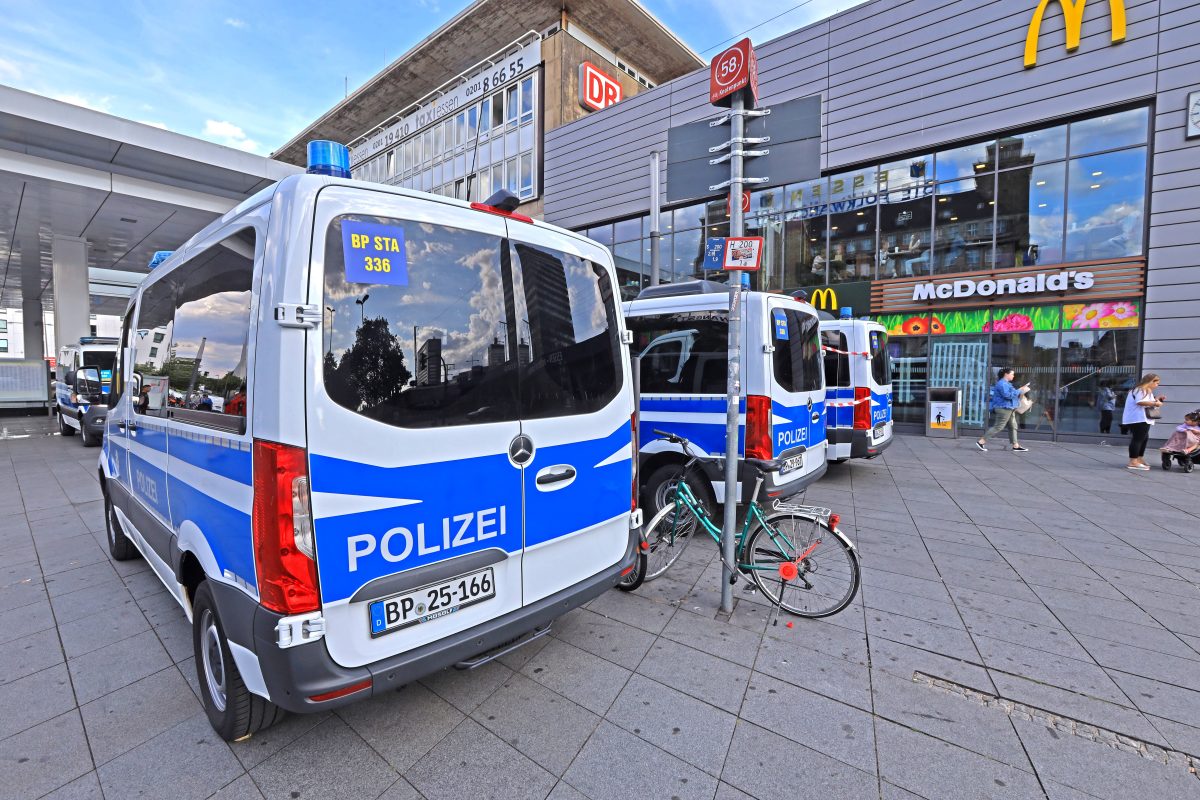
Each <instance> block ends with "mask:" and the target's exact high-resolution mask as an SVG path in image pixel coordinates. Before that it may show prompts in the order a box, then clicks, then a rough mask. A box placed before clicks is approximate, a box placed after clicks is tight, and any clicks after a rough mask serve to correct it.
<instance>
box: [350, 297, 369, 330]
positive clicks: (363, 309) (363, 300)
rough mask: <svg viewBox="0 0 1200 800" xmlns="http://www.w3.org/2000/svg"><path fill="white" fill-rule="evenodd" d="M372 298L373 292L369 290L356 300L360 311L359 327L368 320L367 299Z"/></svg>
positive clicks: (355, 302)
mask: <svg viewBox="0 0 1200 800" xmlns="http://www.w3.org/2000/svg"><path fill="white" fill-rule="evenodd" d="M370 298H371V293H370V292H367V293H366V294H364V295H363V296H362V297H360V298H358V299H357V300H355V301H354V304H355V305H356V306H358V311H359V314H358V327H360V328H361V327H362V326H363V324H364V323H365V322H366V320H367V300H369V299H370Z"/></svg>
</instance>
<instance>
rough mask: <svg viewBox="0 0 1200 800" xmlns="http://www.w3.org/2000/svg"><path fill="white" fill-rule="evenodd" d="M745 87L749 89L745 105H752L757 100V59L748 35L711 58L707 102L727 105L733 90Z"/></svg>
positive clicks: (738, 90)
mask: <svg viewBox="0 0 1200 800" xmlns="http://www.w3.org/2000/svg"><path fill="white" fill-rule="evenodd" d="M746 88H749V90H750V97H749V98H747V99H748V100H749V102H748V103H747V104H746V105H747V106H749V107H753V106H754V104H755V103H756V102H757V101H758V60H757V59H756V58H755V55H754V46H753V45H752V44H750V39H749V38H748V37H747V38H745V39H742V40H741V41H740V42H738V43H737V44H735V45H733V46H732V47H730V48H729V49H728V50H726V51H725V52H723V53H721V54H720V55H719V56H717V57H716V58H714V59H713V60H712V65H711V66H710V67H709V76H708V102H710V103H712V104H713V105H725V106H727V105H729V102H730V101H729V97H730V96H731V95H733V93H734V92H740V91H741V90H742V89H746Z"/></svg>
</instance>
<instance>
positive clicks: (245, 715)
mask: <svg viewBox="0 0 1200 800" xmlns="http://www.w3.org/2000/svg"><path fill="white" fill-rule="evenodd" d="M192 645H193V649H194V650H195V653H196V676H197V677H198V678H199V679H200V699H201V700H202V702H203V704H204V711H205V713H206V714H208V722H209V724H211V725H212V727H213V730H215V731H216V732H217V734H218V735H219V736H220V737H221V738H222V739H224V740H225V741H227V742H236V741H239V740H241V739H246V738H248V737H249V736H250V735H251V734H254V733H257V732H258V731H260V730H263V729H265V728H269V727H271V726H272V725H274V724H275V723H276V722H279V721H280V720H281V719H283V717H284V714H285V712H284V710H283V709H282V708H280V707H279V706H277V705H275V704H274V703H272V702H271V701H269V700H265V699H263V698H261V697H259V696H258V695H256V694H254V693H252V692H251V691H250V690H249V689H247V688H246V684H245V682H244V681H243V680H242V675H241V673H240V672H238V668H237V664H235V663H234V661H233V654H232V653H231V652H230V649H229V640H228V639H226V638H225V629H224V627H222V625H221V619H220V617H219V616H218V615H217V606H216V603H214V602H213V595H212V589H210V588H209V587H208V583H207V582H204V581H202V582H201V583H200V585H199V586H198V587H196V594H195V598H194V599H193V602H192Z"/></svg>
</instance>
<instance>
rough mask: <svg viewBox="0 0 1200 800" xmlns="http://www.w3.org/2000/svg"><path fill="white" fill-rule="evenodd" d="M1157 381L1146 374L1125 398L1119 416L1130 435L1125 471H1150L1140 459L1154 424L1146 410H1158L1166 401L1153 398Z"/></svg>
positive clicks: (1150, 373) (1142, 459)
mask: <svg viewBox="0 0 1200 800" xmlns="http://www.w3.org/2000/svg"><path fill="white" fill-rule="evenodd" d="M1159 380H1160V379H1159V377H1158V376H1157V375H1155V374H1154V373H1153V372H1147V373H1146V374H1145V375H1143V376H1142V379H1141V380H1140V381H1138V384H1137V386H1134V387H1133V388H1132V389H1131V390H1130V391H1129V394H1128V395H1126V396H1125V411H1124V413H1123V414H1122V416H1121V424H1122V425H1123V426H1125V427H1126V428H1127V429H1128V430H1129V434H1130V438H1129V463H1128V464H1127V465H1126V466H1125V468H1126V469H1135V470H1148V469H1150V465H1149V464H1147V463H1146V461H1145V459H1144V458H1142V456H1144V455H1146V442H1147V441H1149V440H1150V426H1151V425H1153V424H1154V420H1152V419H1150V418H1149V417H1147V416H1146V409H1149V408H1160V407H1162V404H1163V401H1164V400H1166V399H1167V398H1166V397H1165V396H1163V395H1159V396H1158V397H1155V396H1154V390H1155V389H1157V388H1158V384H1159Z"/></svg>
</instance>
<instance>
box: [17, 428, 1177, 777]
mask: <svg viewBox="0 0 1200 800" xmlns="http://www.w3.org/2000/svg"><path fill="white" fill-rule="evenodd" d="M49 431H50V426H49V425H47V424H46V423H45V422H44V421H43V420H42V419H37V418H33V419H31V418H14V417H5V418H0V775H2V776H3V779H2V780H0V800H4V798H38V797H80V798H101V797H102V798H109V800H112V799H113V798H128V797H168V796H169V797H172V798H204V797H221V798H261V797H268V798H276V797H278V798H289V800H295V798H306V797H307V798H342V797H345V798H390V799H392V800H398V799H400V798H405V799H409V798H422V797H424V798H428V800H437V799H439V798H455V799H456V800H457V799H458V798H464V797H467V798H481V799H482V798H533V799H535V800H542V798H547V797H549V798H554V799H555V800H559V799H562V798H593V800H602V799H606V798H616V797H639V798H663V799H664V800H674V799H676V798H678V800H688V799H689V798H704V799H705V800H712V798H747V797H749V798H760V799H761V800H776V798H781V797H789V798H790V797H814V798H855V799H857V798H880V800H889V799H891V798H921V797H924V798H955V799H956V800H957V799H958V798H985V797H989V798H990V797H1003V798H1092V797H1099V798H1143V797H1149V798H1154V800H1170V798H1197V797H1200V779H1198V778H1197V777H1196V775H1195V774H1194V771H1192V770H1190V768H1189V765H1190V764H1191V763H1192V762H1191V761H1190V760H1189V759H1191V758H1194V757H1196V756H1200V624H1197V623H1198V621H1200V588H1198V584H1200V547H1198V545H1200V530H1198V529H1197V522H1198V519H1197V513H1198V512H1197V503H1196V497H1197V496H1200V476H1188V475H1183V474H1180V473H1178V472H1175V473H1170V474H1163V473H1162V472H1160V471H1158V470H1157V469H1156V470H1154V471H1152V472H1149V473H1140V474H1131V473H1129V472H1127V471H1126V470H1124V469H1122V468H1121V465H1122V464H1123V463H1124V457H1123V455H1122V452H1121V450H1120V448H1119V447H1103V446H1098V445H1057V446H1056V445H1049V444H1038V445H1035V447H1034V449H1033V451H1032V452H1030V453H1025V454H1014V453H1009V452H1004V451H997V450H996V449H994V450H993V452H990V453H987V454H982V453H978V452H976V451H975V450H974V449H973V447H972V446H971V443H970V441H968V440H963V441H960V442H955V441H947V440H926V439H922V438H916V437H912V438H905V437H902V438H900V439H898V440H897V442H896V444H895V445H894V446H893V447H892V448H891V449H890V450H888V451H887V452H886V453H885V454H884V456H883V457H882V458H880V459H877V460H875V461H871V462H863V463H854V464H844V465H834V466H832V467H831V468H830V470H829V474H828V475H827V477H826V478H825V479H824V480H822V481H821V482H820V483H819V484H818V485H817V486H815V487H813V488H811V489H810V490H809V491H808V492H807V496H806V497H805V498H804V500H805V501H806V502H812V503H818V504H821V505H828V506H831V507H833V508H835V509H836V510H837V511H839V512H840V513H841V514H842V520H843V527H844V528H845V529H847V530H848V531H849V532H851V533H852V534H853V536H854V538H855V540H856V541H857V543H858V546H859V548H860V552H861V555H862V562H863V575H864V585H863V591H862V595H861V598H860V600H859V601H858V602H856V603H855V604H854V605H853V606H852V607H851V608H850V609H848V610H847V611H846V612H845V613H843V614H841V615H839V616H838V617H836V618H833V619H829V620H822V621H799V620H797V621H796V623H795V625H794V626H793V627H792V628H787V627H786V625H784V624H782V623H781V624H779V625H777V626H768V612H769V608H768V607H767V606H766V605H764V604H763V602H762V598H761V597H759V596H757V595H755V594H750V593H746V592H744V591H742V590H741V589H740V588H739V589H736V590H735V592H736V597H737V602H736V607H735V609H734V612H733V614H732V615H728V616H727V615H723V614H721V613H719V610H718V603H719V565H718V563H717V562H716V560H715V558H714V557H715V552H716V550H715V547H713V546H712V544H711V543H710V542H707V541H697V542H694V543H692V544H689V546H688V548H687V550H686V551H685V552H684V554H683V555H682V557H681V560H680V562H679V564H677V565H676V567H675V568H674V569H673V571H672V572H671V573H669V574H668V575H667V576H666V577H664V578H662V579H660V580H658V581H655V582H653V583H650V584H647V585H645V586H644V587H643V588H642V589H641V590H640V591H638V592H637V593H634V594H630V595H626V594H622V593H620V592H616V591H614V592H610V593H607V594H605V595H604V596H602V597H600V598H598V599H596V600H595V601H593V602H591V603H590V604H588V606H587V607H586V608H582V609H578V610H576V611H574V612H572V613H570V614H568V615H567V616H566V617H565V618H563V619H562V620H560V621H559V622H558V623H556V625H555V629H554V633H553V635H552V636H550V637H545V638H543V639H542V640H539V641H538V642H536V643H534V644H532V645H530V646H529V647H526V648H522V649H520V650H517V651H515V652H513V653H510V654H508V655H506V656H504V657H503V658H502V659H500V660H498V661H497V662H493V663H492V664H489V665H487V666H486V667H483V668H481V669H478V670H475V671H473V672H455V671H447V672H445V673H441V674H438V675H434V676H431V677H429V678H428V679H426V680H423V681H420V682H419V683H417V684H413V685H410V686H407V687H404V688H403V689H401V690H399V691H397V692H393V693H391V694H388V695H386V696H381V697H374V698H371V699H369V700H367V701H365V702H362V703H358V704H356V705H352V706H349V707H346V708H343V709H340V710H338V711H335V712H332V713H326V714H318V715H312V716H292V717H289V718H288V719H286V720H285V721H284V722H283V723H282V724H280V725H279V726H277V727H275V728H273V729H271V730H269V731H265V732H263V733H261V734H259V735H256V736H254V737H253V738H251V739H250V740H249V741H246V742H242V743H238V744H234V745H228V744H226V743H224V742H222V741H221V740H220V739H219V738H217V737H216V735H215V734H214V733H213V732H212V730H211V729H210V728H209V726H208V723H207V720H206V718H205V716H204V713H203V710H202V709H201V706H200V703H199V700H198V698H197V694H196V692H197V682H196V675H195V665H194V659H193V656H192V647H191V637H190V628H189V626H188V624H187V622H186V620H185V618H184V615H183V613H182V612H181V611H180V610H179V608H178V607H177V606H176V605H175V604H174V602H173V601H172V600H171V598H170V597H169V596H168V595H167V594H166V592H165V591H164V589H163V588H162V586H161V584H159V582H158V581H157V579H156V578H155V577H154V575H152V574H151V573H149V572H148V568H147V566H146V564H145V563H144V562H142V561H140V560H137V561H132V562H125V563H115V562H112V561H110V560H109V559H108V558H107V555H106V550H105V548H104V539H103V528H104V523H103V518H102V503H101V498H100V492H99V488H98V485H97V483H96V475H95V472H96V469H95V463H96V454H97V451H96V450H86V449H83V448H82V447H81V446H80V443H79V441H78V440H77V439H62V438H61V437H59V436H55V435H49V434H48V432H49ZM24 434H29V435H28V436H27V437H26V438H4V437H5V436H20V435H24ZM784 622H786V619H785V620H784Z"/></svg>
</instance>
